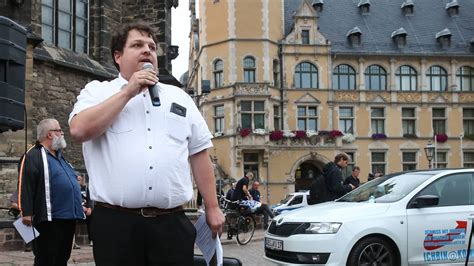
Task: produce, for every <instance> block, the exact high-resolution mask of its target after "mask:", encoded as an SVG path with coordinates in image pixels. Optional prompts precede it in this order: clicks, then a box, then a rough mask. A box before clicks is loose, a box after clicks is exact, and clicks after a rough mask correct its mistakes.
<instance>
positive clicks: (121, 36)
mask: <svg viewBox="0 0 474 266" xmlns="http://www.w3.org/2000/svg"><path fill="white" fill-rule="evenodd" d="M131 30H138V31H139V32H141V33H147V34H148V35H149V36H150V37H151V38H153V41H154V42H155V43H158V40H157V39H156V34H155V31H154V30H153V28H152V27H151V26H150V24H148V23H146V22H144V21H135V22H129V23H125V24H123V25H122V26H120V27H118V28H117V29H116V30H115V31H114V33H113V34H112V40H111V42H110V53H111V54H112V60H113V61H114V65H115V67H116V68H117V69H118V71H120V66H119V65H118V64H117V63H116V62H115V56H114V54H115V52H120V53H122V52H123V48H124V47H125V43H127V39H128V33H129V32H130V31H131Z"/></svg>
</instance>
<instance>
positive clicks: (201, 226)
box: [194, 215, 223, 265]
mask: <svg viewBox="0 0 474 266" xmlns="http://www.w3.org/2000/svg"><path fill="white" fill-rule="evenodd" d="M194 227H195V228H196V245H197V246H198V248H199V249H200V250H201V252H202V255H203V256H204V259H205V260H206V263H207V265H209V262H210V261H211V259H212V257H213V256H214V253H215V254H216V258H217V265H222V262H223V252H222V245H221V240H220V239H219V236H216V238H212V232H211V229H210V228H209V226H208V225H207V222H206V215H201V216H200V217H199V219H198V220H197V222H196V223H195V224H194Z"/></svg>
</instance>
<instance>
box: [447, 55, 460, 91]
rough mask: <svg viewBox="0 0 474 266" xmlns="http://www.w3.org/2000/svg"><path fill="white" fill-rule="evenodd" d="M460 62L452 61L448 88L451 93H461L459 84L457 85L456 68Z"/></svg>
mask: <svg viewBox="0 0 474 266" xmlns="http://www.w3.org/2000/svg"><path fill="white" fill-rule="evenodd" d="M457 65H458V61H457V60H456V59H452V60H451V75H450V79H448V88H449V90H450V91H459V88H458V84H456V68H457Z"/></svg>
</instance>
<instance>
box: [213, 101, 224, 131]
mask: <svg viewBox="0 0 474 266" xmlns="http://www.w3.org/2000/svg"><path fill="white" fill-rule="evenodd" d="M214 126H215V130H216V131H215V132H221V133H222V132H224V105H218V106H214Z"/></svg>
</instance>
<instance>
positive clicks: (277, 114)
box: [273, 105, 281, 130]
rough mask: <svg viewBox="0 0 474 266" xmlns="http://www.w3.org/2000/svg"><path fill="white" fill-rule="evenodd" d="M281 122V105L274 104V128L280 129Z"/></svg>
mask: <svg viewBox="0 0 474 266" xmlns="http://www.w3.org/2000/svg"><path fill="white" fill-rule="evenodd" d="M280 122H281V113H280V106H279V105H274V106H273V129H274V130H280Z"/></svg>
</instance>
